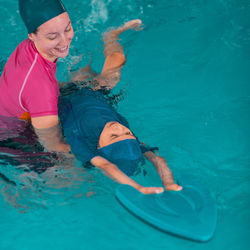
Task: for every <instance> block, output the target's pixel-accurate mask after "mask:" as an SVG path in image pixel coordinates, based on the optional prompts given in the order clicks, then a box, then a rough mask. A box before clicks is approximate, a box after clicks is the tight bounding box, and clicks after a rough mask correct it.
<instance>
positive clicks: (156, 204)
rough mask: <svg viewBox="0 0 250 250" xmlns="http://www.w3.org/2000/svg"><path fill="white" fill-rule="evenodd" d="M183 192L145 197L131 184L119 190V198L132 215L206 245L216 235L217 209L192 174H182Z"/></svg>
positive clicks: (178, 180) (179, 182) (168, 192)
mask: <svg viewBox="0 0 250 250" xmlns="http://www.w3.org/2000/svg"><path fill="white" fill-rule="evenodd" d="M177 183H178V184H179V185H181V186H182V187H183V189H182V190H181V191H165V192H163V193H161V194H150V195H144V194H142V193H140V192H139V191H138V190H136V189H134V188H133V187H131V186H128V185H119V186H118V187H117V188H116V197H117V199H118V200H119V201H120V202H121V203H122V205H124V206H125V207H126V208H127V209H128V210H129V211H130V212H132V213H133V214H135V215H136V216H138V217H139V218H141V219H142V220H144V221H145V222H148V223H149V224H151V225H153V226H155V227H156V228H158V229H161V230H163V231H165V232H168V233H170V234H174V235H176V236H180V237H184V238H187V239H190V240H194V241H200V242H206V241H208V240H210V239H211V238H212V236H213V234H214V231H215V227H216V222H217V207H216V204H215V201H214V199H213V198H212V196H211V195H210V193H209V191H208V190H207V189H206V188H205V187H204V185H202V183H201V182H200V181H199V180H198V179H197V178H195V177H194V176H192V175H182V176H181V177H179V178H177Z"/></svg>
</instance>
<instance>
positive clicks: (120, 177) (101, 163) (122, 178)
mask: <svg viewBox="0 0 250 250" xmlns="http://www.w3.org/2000/svg"><path fill="white" fill-rule="evenodd" d="M90 162H91V164H92V165H94V166H95V167H97V168H99V169H101V170H103V171H104V172H105V173H106V174H107V175H108V176H109V177H110V178H112V179H113V180H115V181H117V182H119V183H121V184H127V185H130V186H132V187H134V188H136V189H137V190H138V191H140V192H141V193H143V194H155V193H162V192H163V188H162V187H143V186H141V185H139V184H138V183H136V182H135V181H134V180H132V179H131V178H130V177H128V176H127V175H126V174H124V173H123V172H122V171H121V170H120V169H119V168H118V167H117V166H116V165H115V164H113V163H111V162H109V161H108V160H106V159H105V158H103V157H101V156H96V157H94V158H92V159H91V161H90Z"/></svg>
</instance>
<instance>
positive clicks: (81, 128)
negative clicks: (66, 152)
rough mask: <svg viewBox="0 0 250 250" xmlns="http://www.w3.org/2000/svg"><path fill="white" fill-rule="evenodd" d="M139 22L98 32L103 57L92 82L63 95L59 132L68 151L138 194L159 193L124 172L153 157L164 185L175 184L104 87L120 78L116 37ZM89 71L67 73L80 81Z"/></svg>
mask: <svg viewBox="0 0 250 250" xmlns="http://www.w3.org/2000/svg"><path fill="white" fill-rule="evenodd" d="M140 26H141V20H138V19H137V20H132V21H130V22H127V23H125V25H124V26H122V27H120V28H118V29H116V30H113V31H110V32H109V33H107V34H106V35H105V36H104V55H105V63H104V66H103V69H102V72H101V74H100V75H98V76H95V77H94V78H93V80H92V82H91V84H92V87H91V88H90V86H88V88H82V89H80V90H78V91H77V92H75V93H74V94H72V95H70V96H69V97H64V99H63V101H62V105H61V107H60V108H59V110H60V112H59V116H60V121H61V125H62V127H63V131H64V135H65V137H66V140H67V142H68V143H69V144H70V146H71V150H72V152H73V154H74V155H75V156H76V158H78V159H79V160H81V161H82V162H83V164H87V163H91V164H92V165H94V166H95V167H97V168H99V169H101V170H103V171H104V172H105V173H106V174H107V175H108V176H110V177H111V178H112V179H114V180H115V181H117V182H119V183H121V184H128V185H131V186H133V187H134V188H136V189H137V190H139V191H140V192H142V193H144V194H152V193H161V192H163V191H164V189H163V188H162V187H143V186H141V185H139V184H138V183H136V182H135V181H134V180H132V179H131V178H130V177H129V176H130V175H132V174H133V173H134V171H135V170H136V168H137V167H138V165H139V164H140V163H143V162H144V157H146V158H147V159H148V160H149V161H151V162H152V163H153V165H154V166H155V168H156V170H157V171H158V173H159V175H160V177H161V179H162V182H163V185H164V187H165V189H166V190H176V191H177V190H181V189H182V187H181V186H179V185H177V184H175V183H174V179H173V176H172V173H171V171H170V169H169V168H168V166H167V164H166V161H165V159H164V158H163V157H161V156H157V155H155V153H154V152H153V151H152V150H151V149H150V148H147V147H145V146H143V145H141V144H140V142H139V141H138V139H137V138H136V136H135V135H134V133H133V132H132V131H131V130H130V129H129V124H128V122H127V120H126V119H125V118H124V117H123V116H121V115H120V114H119V113H117V111H116V110H115V109H114V108H113V107H112V106H111V105H110V104H109V103H108V102H107V100H106V98H105V95H104V91H103V90H104V89H105V90H107V89H109V90H110V89H112V88H113V87H114V86H115V85H116V84H117V82H118V81H119V79H120V72H121V67H122V66H123V65H124V63H125V56H124V53H123V49H122V47H121V45H120V44H119V43H118V42H117V39H118V36H119V34H121V33H122V32H123V31H125V30H127V29H136V28H138V27H140ZM90 74H91V72H90V71H87V70H86V69H81V70H79V71H78V72H77V74H75V75H74V76H73V78H72V80H73V82H78V84H77V85H78V86H79V82H82V81H84V80H86V78H89V76H90Z"/></svg>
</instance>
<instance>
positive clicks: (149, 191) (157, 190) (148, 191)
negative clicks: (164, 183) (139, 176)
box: [137, 187, 164, 194]
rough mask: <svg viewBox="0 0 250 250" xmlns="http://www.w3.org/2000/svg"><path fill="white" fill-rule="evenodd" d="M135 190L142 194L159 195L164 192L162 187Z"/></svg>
mask: <svg viewBox="0 0 250 250" xmlns="http://www.w3.org/2000/svg"><path fill="white" fill-rule="evenodd" d="M137 190H138V191H140V192H141V193H143V194H160V193H162V192H164V189H163V188H162V187H139V188H137Z"/></svg>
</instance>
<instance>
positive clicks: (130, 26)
mask: <svg viewBox="0 0 250 250" xmlns="http://www.w3.org/2000/svg"><path fill="white" fill-rule="evenodd" d="M141 25H142V21H141V20H140V19H135V20H131V21H128V22H126V23H125V24H124V25H123V27H122V28H123V29H124V30H127V29H136V28H138V27H140V26H141Z"/></svg>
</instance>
